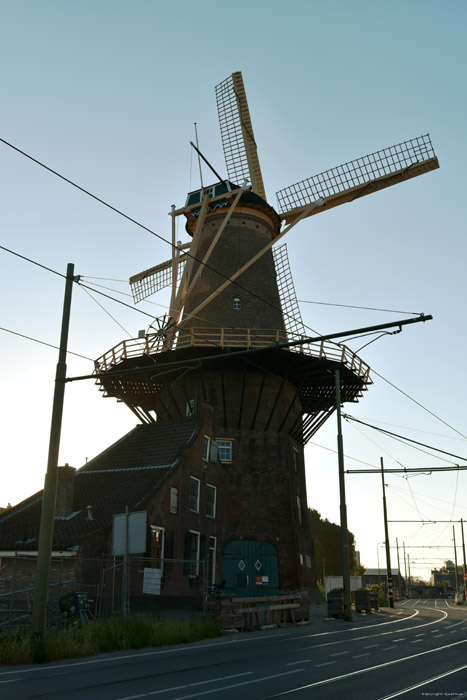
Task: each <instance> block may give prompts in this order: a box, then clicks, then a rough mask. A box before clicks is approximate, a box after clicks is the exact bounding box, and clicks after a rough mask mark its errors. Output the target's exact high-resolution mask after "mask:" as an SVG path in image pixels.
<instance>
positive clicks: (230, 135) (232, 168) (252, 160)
mask: <svg viewBox="0 0 467 700" xmlns="http://www.w3.org/2000/svg"><path fill="white" fill-rule="evenodd" d="M216 101H217V112H218V115H219V125H220V130H221V139H222V147H223V149H224V158H225V164H226V167H227V173H228V176H229V180H232V182H235V183H237V184H241V183H242V182H243V181H244V180H247V181H248V182H251V185H252V189H253V192H255V193H256V194H258V195H259V196H260V197H262V198H263V199H266V193H265V190H264V185H263V176H262V174H261V168H260V164H259V159H258V153H257V150H256V142H255V137H254V133H253V126H252V124H251V118H250V111H249V109H248V102H247V99H246V93H245V87H244V85H243V78H242V74H241V73H240V72H237V73H232V75H230V76H229V77H228V78H227V79H226V80H224V81H223V82H222V83H219V85H217V86H216Z"/></svg>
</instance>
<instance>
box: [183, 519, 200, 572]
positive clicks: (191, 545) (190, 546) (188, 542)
mask: <svg viewBox="0 0 467 700" xmlns="http://www.w3.org/2000/svg"><path fill="white" fill-rule="evenodd" d="M184 559H185V566H184V571H185V574H188V576H199V559H200V533H199V532H196V531H195V530H188V531H187V532H185V556H184Z"/></svg>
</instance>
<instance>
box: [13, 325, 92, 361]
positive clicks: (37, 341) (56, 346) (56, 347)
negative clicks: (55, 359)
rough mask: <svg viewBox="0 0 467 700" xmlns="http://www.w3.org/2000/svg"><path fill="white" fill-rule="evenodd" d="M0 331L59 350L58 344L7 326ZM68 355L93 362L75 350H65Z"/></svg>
mask: <svg viewBox="0 0 467 700" xmlns="http://www.w3.org/2000/svg"><path fill="white" fill-rule="evenodd" d="M0 331H5V333H11V334H12V335H18V336H19V337H20V338H25V339H26V340H32V341H33V342H34V343H39V344H40V345H46V346H47V347H49V348H54V350H60V348H59V346H58V345H52V344H51V343H46V342H45V341H44V340H39V339H38V338H32V337H31V336H30V335H24V333H17V332H16V331H12V330H10V329H9V328H1V327H0ZM67 354H68V355H75V356H76V357H81V358H82V359H83V360H89V361H90V362H94V360H92V359H91V358H90V357H86V355H80V354H79V353H77V352H72V351H71V350H67Z"/></svg>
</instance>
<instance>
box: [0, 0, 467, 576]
mask: <svg viewBox="0 0 467 700" xmlns="http://www.w3.org/2000/svg"><path fill="white" fill-rule="evenodd" d="M0 11H1V17H2V21H1V25H0V80H1V96H2V109H1V111H0V125H1V127H0V138H2V139H3V140H4V141H7V142H8V143H10V144H12V145H14V146H15V147H16V148H18V149H20V150H22V151H24V152H26V153H28V154H29V155H31V156H32V157H34V158H36V159H37V160H39V161H41V162H43V163H45V164H46V165H47V166H48V167H50V168H52V169H53V170H56V171H58V172H59V173H61V174H63V175H64V176H66V177H67V178H69V179H70V180H72V181H74V182H76V183H78V184H79V185H80V186H81V187H83V188H84V189H86V190H88V191H90V192H92V193H93V194H95V195H96V196H97V197H99V198H101V199H103V200H105V201H106V202H108V203H110V204H111V205H112V206H114V207H116V208H118V209H120V210H122V211H123V212H125V213H126V214H128V215H129V216H130V217H132V218H134V219H136V220H137V221H139V222H141V223H142V224H144V225H145V226H147V227H148V228H150V229H152V231H154V232H156V233H157V234H158V236H162V237H163V238H165V239H167V240H168V239H169V238H170V220H169V217H168V216H167V214H168V212H169V211H170V207H171V205H172V204H176V206H181V205H183V203H184V201H185V197H186V193H187V192H188V191H190V190H192V189H196V188H197V187H199V177H198V171H197V163H196V162H195V161H194V159H193V157H192V153H191V149H190V146H189V141H190V140H192V139H193V136H194V126H193V124H194V122H196V123H197V125H198V136H199V143H200V148H201V150H202V151H203V153H204V154H205V155H206V156H207V157H208V159H209V160H210V161H211V162H212V163H213V165H214V167H215V168H216V169H217V170H220V171H221V172H224V163H223V155H222V147H221V141H220V134H219V127H218V123H217V112H216V103H215V94H214V87H215V85H217V84H218V83H220V82H221V81H222V80H224V79H225V78H227V77H228V76H229V75H230V74H231V73H232V72H234V71H238V70H240V71H242V73H243V78H244V82H245V87H246V92H247V96H248V101H249V106H250V112H251V116H252V121H253V125H254V130H255V137H256V142H257V145H258V152H259V157H260V161H261V166H262V172H263V179H264V182H265V188H266V192H267V196H268V201H269V202H270V203H271V204H272V205H274V204H275V192H276V191H277V190H279V189H282V188H283V187H286V186H287V185H290V184H293V183H295V182H298V181H300V180H302V179H304V178H306V177H310V176H311V175H313V174H315V173H319V172H321V171H323V170H327V169H329V168H331V167H333V166H337V165H339V164H341V163H344V162H347V161H349V160H352V159H354V158H357V157H359V156H362V155H365V154H367V153H371V152H373V151H376V150H379V149H381V148H384V147H386V146H390V145H393V144H396V143H399V142H402V141H405V140H408V139H411V138H414V137H416V136H419V135H421V134H426V133H429V134H430V136H431V139H432V142H433V145H434V148H435V151H436V154H437V156H438V158H439V161H440V169H439V170H436V171H434V172H431V173H428V174H426V175H424V176H422V177H418V178H414V179H412V180H410V181H408V182H406V183H403V184H400V185H398V186H395V187H391V188H388V189H386V190H383V191H381V192H379V193H376V194H373V195H371V196H369V197H363V198H362V199H360V200H358V201H356V202H354V203H352V204H347V205H344V206H341V207H336V208H334V209H332V210H329V211H326V212H323V214H322V215H320V216H314V217H311V218H309V219H307V220H306V221H304V222H302V223H301V224H300V225H298V226H296V227H295V228H294V229H293V230H292V231H291V232H290V234H289V235H288V236H287V237H286V239H285V240H286V241H287V246H288V253H289V259H290V263H291V267H292V272H293V276H294V282H295V288H296V293H297V297H298V299H299V300H300V307H301V312H302V317H303V320H304V323H305V324H306V326H307V328H309V329H313V332H315V331H317V332H319V333H333V332H337V331H343V330H350V329H353V328H359V327H362V326H369V325H375V324H379V323H386V322H389V321H397V320H401V319H405V318H410V317H411V316H410V313H421V312H423V313H425V314H432V315H433V320H432V321H429V322H426V323H420V324H414V325H412V326H408V327H406V328H404V330H403V332H402V333H400V334H397V335H384V336H383V337H381V338H379V339H377V340H375V341H374V342H373V343H372V344H370V345H368V346H367V347H365V348H364V349H362V351H361V353H360V355H361V357H362V358H363V359H364V360H365V361H366V362H368V363H369V364H370V366H371V367H372V370H373V374H372V378H373V385H372V386H370V388H369V391H368V392H367V393H365V395H364V396H363V397H362V399H361V400H360V402H359V403H355V404H346V405H345V408H344V411H345V412H346V413H347V414H350V415H352V416H354V417H357V418H358V419H359V420H362V421H364V422H368V423H371V424H372V425H374V426H377V427H378V428H384V429H386V430H390V431H392V432H395V433H397V434H399V435H404V436H407V437H410V438H411V439H413V440H417V441H419V442H422V443H425V444H426V445H429V446H430V447H436V448H437V449H440V450H444V451H445V452H449V453H452V454H454V455H456V457H452V456H449V455H446V454H441V453H436V452H435V451H434V450H432V449H428V448H423V449H424V451H420V450H417V449H414V448H413V447H409V446H408V445H407V443H404V442H401V441H400V440H395V439H392V438H389V437H388V436H386V435H383V434H382V433H381V432H379V431H377V430H374V429H372V428H369V427H367V426H364V425H361V424H356V423H354V422H351V421H348V420H345V421H344V425H343V440H344V451H345V454H346V460H345V468H346V469H348V470H352V469H358V468H374V469H375V470H376V469H379V465H380V458H381V457H383V459H384V465H385V468H387V469H390V468H397V467H406V468H407V469H409V468H414V467H423V468H427V472H426V473H423V474H421V475H420V474H418V475H416V476H415V475H412V476H410V477H408V475H397V474H387V475H386V479H385V482H386V484H387V493H386V496H387V506H388V517H389V521H390V523H389V537H390V542H391V545H392V546H393V547H395V545H396V540H397V542H398V544H399V545H400V547H401V549H402V544H403V543H405V546H406V553H407V554H408V555H409V556H410V569H411V574H412V575H415V576H421V577H422V578H427V577H429V572H430V569H431V568H433V567H439V566H440V565H442V564H443V562H444V560H446V559H451V560H452V559H453V558H454V545H453V534H454V533H453V525H455V536H456V539H457V544H458V545H459V544H460V543H461V527H460V524H459V522H455V523H452V522H440V521H451V520H452V521H459V520H460V519H461V518H466V519H467V472H465V471H457V472H449V471H446V472H441V473H431V474H430V473H429V470H428V468H429V467H434V466H438V467H439V466H449V465H452V464H466V463H467V444H466V440H467V437H466V436H467V424H466V423H467V417H466V411H465V407H464V396H465V393H466V378H465V371H464V357H465V347H466V345H467V327H466V324H465V313H464V310H463V309H464V305H465V301H464V300H465V292H464V287H465V283H464V268H465V260H466V259H467V243H466V235H465V234H466V230H465V229H466V226H465V213H464V211H463V204H464V202H463V200H464V198H465V184H466V177H465V163H466V162H467V157H466V156H467V153H466V150H467V149H466V138H465V121H466V106H467V98H466V88H465V72H466V42H465V26H466V21H467V3H466V2H465V1H464V0H445V2H443V3H440V2H438V1H435V2H433V1H431V0H411V1H410V2H407V1H406V0H404V1H401V0H392V2H374V0H355V1H354V2H352V3H349V2H347V1H342V0H328V1H327V2H326V3H323V2H317V1H316V0H306V1H302V0H289V2H287V3H280V4H279V3H270V2H268V1H263V0H249V1H248V2H246V1H245V0H237V2H236V3H235V5H234V6H231V7H229V8H227V7H226V6H220V5H219V4H218V3H214V2H210V1H209V0H200V1H199V2H197V3H193V2H185V1H183V0H173V1H172V2H171V3H165V2H159V1H158V0H152V1H148V0H138V1H137V2H132V3H130V2H122V1H120V0H111V1H110V0H98V1H97V2H96V0H93V1H92V2H90V1H87V0H81V1H80V2H63V1H62V0H61V1H57V2H55V1H53V0H50V1H47V0H43V1H37V2H33V1H32V0H17V2H15V3H11V2H9V1H5V0H0ZM207 177H208V176H207V175H206V178H207ZM0 231H1V237H0V245H2V246H3V247H4V248H8V249H10V250H12V251H14V252H15V253H18V254H19V255H22V256H24V257H26V258H29V259H30V260H33V261H36V262H38V263H40V264H41V265H44V266H46V267H48V268H51V269H52V270H55V271H57V272H59V273H60V274H61V275H63V274H65V272H66V267H67V263H69V262H71V263H74V265H75V274H79V275H81V276H82V281H83V282H85V283H86V284H87V285H89V286H93V287H95V288H96V289H100V290H101V291H104V292H106V293H108V294H109V295H111V296H118V298H119V299H121V300H123V301H125V303H127V304H129V305H130V306H134V305H133V302H132V299H131V297H130V296H124V295H128V294H130V289H129V285H128V279H129V277H130V276H131V275H133V274H135V273H137V272H140V271H141V270H144V269H147V268H148V267H151V266H152V265H155V264H157V263H158V262H161V261H163V260H166V259H167V258H169V257H170V246H169V244H168V243H166V242H165V241H163V240H160V239H159V238H157V237H156V236H154V235H151V234H150V233H148V232H146V231H144V230H143V229H142V228H139V227H137V226H136V225H135V224H132V223H131V222H129V221H128V220H125V219H124V218H123V217H121V216H119V215H118V214H116V213H115V212H113V211H111V210H110V209H109V208H106V207H105V206H103V205H102V204H100V203H98V202H97V201H95V200H93V199H91V198H90V197H89V196H87V195H85V194H84V193H83V192H80V191H78V190H77V189H75V188H73V187H72V186H70V185H69V184H68V183H66V182H64V181H63V180H60V179H59V178H57V177H56V176H55V175H53V174H52V173H51V172H48V171H46V170H45V169H43V168H41V167H40V166H38V165H37V164H36V163H34V162H32V161H31V160H29V159H27V158H25V157H24V156H23V155H21V154H20V153H18V152H17V151H15V150H13V149H12V148H11V147H9V146H7V145H6V144H4V143H1V142H0ZM177 237H178V238H180V239H181V240H183V241H185V239H186V234H185V232H184V230H183V228H182V225H181V223H180V231H178V232H177ZM96 285H103V287H105V289H104V288H103V287H96ZM0 286H1V290H2V304H1V314H0V326H1V328H2V330H1V331H0V337H1V345H0V353H1V365H0V368H1V369H0V390H1V396H2V401H1V404H0V429H1V442H0V505H1V506H6V505H7V503H11V504H16V503H18V502H20V501H21V500H23V499H24V498H26V497H28V496H29V495H31V494H32V493H35V492H37V491H38V490H40V489H41V488H42V486H43V481H44V475H45V470H46V464H47V451H48V442H49V432H50V416H51V406H52V398H53V390H54V377H55V367H56V363H57V359H58V352H57V350H55V349H54V348H51V347H48V346H47V345H43V344H39V343H36V342H33V341H31V340H28V339H26V338H24V337H21V335H22V336H28V337H30V338H35V339H38V340H40V341H42V342H44V343H49V344H51V345H57V344H58V342H59V337H60V323H61V313H62V303H63V294H64V280H63V278H62V277H61V276H60V275H56V274H53V272H50V271H47V270H45V269H43V268H41V267H38V266H37V265H34V264H33V263H31V262H28V261H26V260H24V259H22V258H20V257H18V255H14V254H12V253H8V252H6V251H5V250H3V249H0ZM166 305H167V296H166V295H164V293H161V296H158V295H155V296H153V297H151V298H150V299H149V300H148V302H146V303H144V304H142V305H139V306H138V307H136V309H141V310H143V311H145V312H146V313H149V314H152V315H156V316H158V315H162V314H164V313H165V312H166V310H167V308H166ZM349 307H352V308H349ZM353 307H371V308H372V309H374V310H367V309H362V308H353ZM149 322H150V319H149V318H148V316H146V315H144V314H143V313H141V312H140V311H137V310H135V308H127V307H125V306H123V305H119V304H117V303H116V302H114V301H111V300H110V299H106V298H105V297H102V296H98V295H97V294H95V293H93V292H89V291H86V290H84V289H83V288H81V287H78V286H77V285H74V289H73V300H72V313H71V324H70V335H69V350H71V351H72V352H73V353H77V355H81V356H83V357H79V356H77V355H73V354H69V355H68V361H67V364H68V367H67V376H69V377H73V376H78V375H82V374H88V373H89V372H91V371H92V369H93V360H95V359H96V358H98V357H99V356H100V355H102V354H103V353H104V352H106V351H107V350H109V349H110V348H112V347H113V346H114V345H116V344H118V343H119V342H121V341H122V340H124V339H125V338H128V337H136V336H137V334H138V331H139V330H140V329H146V328H147V327H148V325H149ZM310 332H311V330H310ZM15 334H21V335H15ZM373 338H374V336H372V337H371V338H358V339H356V340H354V341H351V342H349V343H348V345H349V347H350V348H351V349H352V350H354V351H356V350H359V349H360V348H361V347H362V346H363V345H365V344H366V343H367V342H368V341H369V340H372V339H373ZM86 358H87V359H86ZM135 424H136V418H135V416H134V415H133V414H132V413H131V412H130V411H129V409H128V408H127V407H125V406H124V405H122V404H119V403H117V402H116V401H114V400H113V399H109V398H107V399H104V398H103V397H102V395H101V394H100V392H99V391H98V388H97V387H96V386H95V384H94V382H93V381H92V380H88V381H83V382H73V383H69V384H67V386H66V394H65V406H64V414H63V425H62V436H61V447H60V458H59V463H60V464H64V463H65V462H67V463H69V464H71V465H72V466H74V467H80V466H82V465H83V464H84V463H85V461H86V458H89V459H90V458H92V457H93V456H95V455H97V454H98V453H99V452H101V451H102V450H103V449H105V448H106V447H107V446H109V445H110V444H112V443H113V442H114V441H115V440H117V439H118V438H120V437H121V436H122V435H123V434H124V433H126V432H127V431H129V430H131V429H132V428H133V427H134V425H135ZM336 444H337V443H336V420H335V417H334V416H333V417H331V419H330V420H329V421H328V422H327V423H326V424H325V425H324V427H323V428H322V429H321V430H320V431H319V432H318V433H317V434H316V435H315V436H314V438H313V440H312V442H311V443H310V444H309V445H308V446H307V448H306V472H307V489H308V504H309V506H310V507H312V508H316V509H317V510H318V511H319V512H320V513H321V515H322V517H324V518H328V519H329V520H331V521H332V522H339V517H340V516H339V487H338V467H337V455H336V453H335V450H336ZM464 456H465V457H464ZM346 497H347V509H348V524H349V529H350V530H351V531H352V532H353V533H354V535H355V537H356V544H357V549H358V550H359V551H360V554H361V560H362V563H363V564H364V565H365V566H366V567H376V566H377V565H378V559H379V560H380V565H381V567H382V566H383V562H384V549H383V546H382V543H383V542H384V527H383V510H382V489H381V477H380V474H379V473H375V474H350V473H349V474H347V476H346ZM395 521H398V522H395ZM402 521H406V522H402ZM409 521H411V522H409ZM466 535H467V532H466ZM391 551H392V558H393V561H392V565H393V567H395V566H397V555H396V549H392V550H391ZM458 557H459V562H461V561H462V550H461V548H458ZM400 560H401V569H402V571H403V573H404V563H403V557H402V552H401V554H400ZM317 565H318V575H320V563H319V562H318V563H317ZM328 573H332V572H328Z"/></svg>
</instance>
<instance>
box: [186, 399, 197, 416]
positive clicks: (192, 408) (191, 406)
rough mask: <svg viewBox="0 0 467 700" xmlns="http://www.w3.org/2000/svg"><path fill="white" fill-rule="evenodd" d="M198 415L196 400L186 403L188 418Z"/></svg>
mask: <svg viewBox="0 0 467 700" xmlns="http://www.w3.org/2000/svg"><path fill="white" fill-rule="evenodd" d="M195 413H196V401H195V400H194V399H190V400H189V401H187V402H186V413H185V415H186V416H194V415H195Z"/></svg>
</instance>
